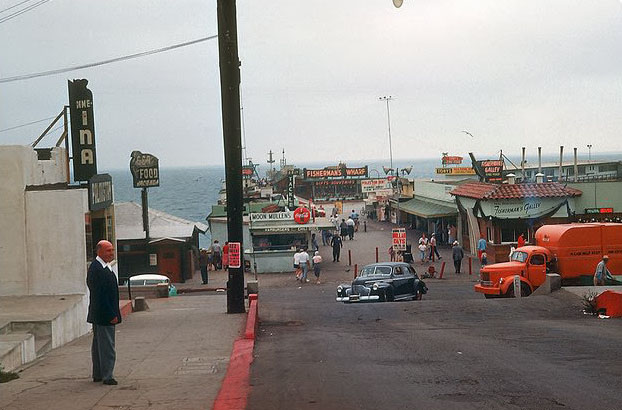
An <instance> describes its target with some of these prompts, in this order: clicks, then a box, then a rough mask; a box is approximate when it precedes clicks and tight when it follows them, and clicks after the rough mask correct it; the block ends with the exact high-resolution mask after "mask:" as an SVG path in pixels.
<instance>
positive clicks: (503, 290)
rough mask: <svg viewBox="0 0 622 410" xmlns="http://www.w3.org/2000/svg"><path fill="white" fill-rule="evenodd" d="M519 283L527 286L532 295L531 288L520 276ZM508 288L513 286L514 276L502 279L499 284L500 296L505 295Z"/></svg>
mask: <svg viewBox="0 0 622 410" xmlns="http://www.w3.org/2000/svg"><path fill="white" fill-rule="evenodd" d="M520 281H521V283H526V284H527V286H529V289H530V290H531V293H533V286H532V285H531V283H530V282H529V281H528V280H527V279H526V278H525V277H523V276H521V277H520ZM510 286H514V275H511V276H506V277H505V278H503V283H502V284H501V294H502V295H505V294H507V293H508V289H509V288H510Z"/></svg>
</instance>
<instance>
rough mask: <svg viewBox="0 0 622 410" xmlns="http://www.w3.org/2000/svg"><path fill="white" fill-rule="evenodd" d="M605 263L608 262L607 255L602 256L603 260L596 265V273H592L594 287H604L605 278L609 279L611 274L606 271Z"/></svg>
mask: <svg viewBox="0 0 622 410" xmlns="http://www.w3.org/2000/svg"><path fill="white" fill-rule="evenodd" d="M607 262H609V255H603V258H602V260H601V261H600V262H598V265H596V272H594V286H604V285H605V279H607V276H609V277H611V272H609V269H607Z"/></svg>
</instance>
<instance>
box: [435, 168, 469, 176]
mask: <svg viewBox="0 0 622 410" xmlns="http://www.w3.org/2000/svg"><path fill="white" fill-rule="evenodd" d="M436 173H437V174H439V175H475V170H474V169H473V168H471V167H446V168H436Z"/></svg>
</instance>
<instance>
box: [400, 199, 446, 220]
mask: <svg viewBox="0 0 622 410" xmlns="http://www.w3.org/2000/svg"><path fill="white" fill-rule="evenodd" d="M400 210H401V211H404V212H406V213H408V214H412V215H417V216H420V217H422V218H428V219H429V218H442V217H444V216H456V215H458V207H457V206H456V205H454V206H453V207H452V206H448V205H441V204H438V203H436V202H431V201H429V200H425V199H423V198H421V197H418V198H413V199H410V200H408V201H405V202H400Z"/></svg>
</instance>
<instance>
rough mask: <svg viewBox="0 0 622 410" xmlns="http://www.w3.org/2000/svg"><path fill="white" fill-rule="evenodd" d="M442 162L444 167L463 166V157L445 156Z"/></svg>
mask: <svg viewBox="0 0 622 410" xmlns="http://www.w3.org/2000/svg"><path fill="white" fill-rule="evenodd" d="M442 161H443V165H446V164H462V157H458V156H448V155H445V156H444V157H443V160H442Z"/></svg>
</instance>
